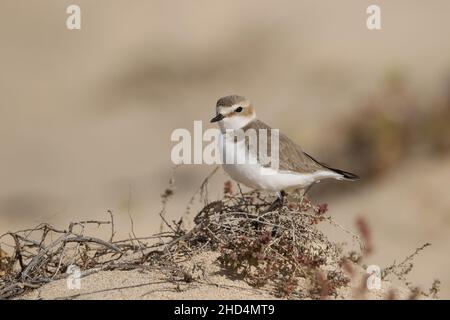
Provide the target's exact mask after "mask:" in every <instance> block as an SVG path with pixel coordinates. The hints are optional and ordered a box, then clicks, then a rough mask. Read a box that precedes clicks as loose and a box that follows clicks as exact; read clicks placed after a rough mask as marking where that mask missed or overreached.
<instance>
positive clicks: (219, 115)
mask: <svg viewBox="0 0 450 320" xmlns="http://www.w3.org/2000/svg"><path fill="white" fill-rule="evenodd" d="M223 118H225V116H224V115H223V114H220V113H219V114H217V116H215V117H214V118H212V119H211V121H210V122H211V123H212V122H217V121H220V120H222V119H223Z"/></svg>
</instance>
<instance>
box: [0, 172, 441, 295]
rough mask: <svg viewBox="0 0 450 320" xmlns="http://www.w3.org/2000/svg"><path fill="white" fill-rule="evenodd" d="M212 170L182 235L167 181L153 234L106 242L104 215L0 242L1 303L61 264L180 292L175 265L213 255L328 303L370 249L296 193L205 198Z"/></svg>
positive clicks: (364, 233)
mask: <svg viewBox="0 0 450 320" xmlns="http://www.w3.org/2000/svg"><path fill="white" fill-rule="evenodd" d="M216 171H217V169H215V170H214V171H213V172H212V173H211V174H210V175H209V176H208V177H207V178H206V179H205V181H204V182H203V183H202V184H201V187H200V188H199V190H197V191H196V192H195V193H194V196H193V197H192V199H191V201H190V202H189V208H188V210H190V209H191V206H192V203H193V201H194V198H195V197H196V195H200V200H201V201H203V202H204V204H205V206H204V207H203V208H202V209H201V210H200V211H199V212H198V213H197V215H196V216H195V218H194V224H195V225H194V227H193V228H192V229H190V230H187V229H185V227H184V223H183V218H181V219H180V220H179V221H172V222H169V221H168V220H167V219H166V218H165V212H166V205H167V202H168V200H169V199H170V198H171V197H172V195H173V194H174V190H173V185H174V178H173V177H172V178H171V179H170V183H169V187H168V188H167V189H166V190H165V191H164V193H163V194H162V210H161V212H160V213H159V215H160V217H161V219H162V225H161V230H160V231H159V232H158V233H156V234H154V235H151V236H147V237H137V236H136V235H135V233H134V232H133V230H132V232H131V233H130V236H129V238H128V239H123V240H115V239H114V236H115V234H116V230H115V224H114V215H113V213H112V212H111V211H108V214H109V219H108V220H106V221H80V222H75V223H71V224H70V225H69V226H68V228H67V229H63V230H62V229H57V228H55V227H53V226H51V225H49V224H41V225H39V226H37V227H36V228H33V229H27V230H20V231H17V232H8V233H6V234H4V235H2V236H0V299H5V298H13V297H16V296H19V295H21V294H23V293H24V292H26V291H27V290H30V289H32V288H37V287H40V286H42V285H44V284H46V283H49V282H51V281H53V280H57V279H62V278H65V277H67V276H68V274H67V271H68V270H69V268H70V266H77V267H78V268H79V269H80V270H81V272H82V274H81V276H86V275H89V274H92V273H95V272H99V271H102V270H132V269H147V270H148V269H157V270H159V271H162V272H164V273H165V274H166V275H167V276H168V280H169V281H174V282H177V286H179V281H184V282H185V283H191V282H193V281H195V279H194V277H193V275H192V274H190V273H189V271H186V269H185V268H183V267H182V262H183V261H189V260H190V259H191V257H193V256H194V255H196V254H198V253H201V252H203V251H216V252H218V253H219V258H218V262H219V263H220V265H221V266H222V267H223V270H224V272H225V273H226V275H227V276H229V277H234V278H240V279H242V280H244V281H246V282H247V283H249V284H250V285H252V286H255V287H263V286H264V287H265V288H267V290H270V291H271V292H272V293H273V294H275V295H277V296H280V297H290V298H312V299H319V298H328V297H330V296H336V295H337V292H338V289H339V288H341V287H343V286H346V285H347V284H348V283H349V281H350V280H351V278H352V277H353V276H354V272H353V271H354V266H355V264H358V263H360V262H361V257H362V256H364V254H368V253H369V252H370V251H371V250H372V245H371V242H370V239H369V236H370V232H369V228H368V226H367V224H366V223H365V222H364V221H363V220H360V221H359V222H358V226H359V229H360V232H361V237H359V236H358V235H355V234H352V233H351V232H350V231H348V230H346V229H345V228H343V227H342V226H341V225H339V224H338V223H336V222H335V221H334V220H333V219H332V218H331V216H330V215H328V214H327V210H328V206H327V205H326V204H321V205H313V204H312V203H311V202H310V201H309V200H308V199H307V198H306V197H301V196H299V195H296V194H293V195H291V196H290V197H289V201H285V203H284V204H283V206H282V207H281V208H279V209H277V210H275V211H267V208H268V207H269V206H270V204H271V203H272V201H273V197H271V196H268V195H264V194H262V193H259V192H256V191H253V192H248V193H243V192H242V191H241V189H240V187H239V190H238V192H234V190H233V184H232V183H231V182H227V183H225V186H224V197H223V199H222V200H218V201H213V202H208V200H207V186H208V181H209V179H210V178H211V177H212V176H213V175H214V173H215V172H216ZM238 186H239V185H238ZM185 216H186V215H185ZM324 222H326V223H330V224H331V225H332V226H334V227H335V228H338V229H339V230H340V231H341V232H346V233H348V234H350V235H351V236H352V239H353V240H354V241H355V242H356V243H357V244H358V245H359V250H360V253H358V252H352V253H350V255H345V254H344V253H343V249H342V248H341V246H340V245H339V244H336V243H333V242H330V241H329V240H328V239H327V237H326V236H325V235H324V234H323V233H322V232H321V231H320V230H319V229H318V228H317V224H318V223H324ZM132 225H133V223H132ZM92 226H97V227H98V228H109V230H110V232H109V233H110V236H109V237H108V238H107V239H101V238H98V237H95V236H92V235H88V231H89V230H91V229H92V228H91V227H92ZM164 229H167V231H164ZM6 239H9V242H8V241H7V240H6ZM364 243H366V245H364ZM2 248H3V250H2ZM8 250H9V251H8ZM5 251H6V252H5ZM419 251H420V250H419ZM8 252H9V254H8ZM417 253H418V252H417ZM417 253H416V254H417ZM411 259H412V257H411V258H407V259H406V260H405V261H404V262H403V263H400V264H399V265H395V266H392V267H390V268H387V269H385V274H387V273H389V272H391V273H395V270H397V268H398V267H400V268H402V267H403V266H405V265H406V264H407V263H409V262H410V260H411ZM438 290H439V283H435V284H434V285H433V288H432V289H431V290H430V295H433V296H434V295H435V294H436V293H437V291H438Z"/></svg>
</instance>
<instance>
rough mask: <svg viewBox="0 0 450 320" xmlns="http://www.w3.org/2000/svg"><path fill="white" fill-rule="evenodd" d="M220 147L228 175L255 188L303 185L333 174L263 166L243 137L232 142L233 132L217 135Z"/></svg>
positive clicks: (297, 186)
mask: <svg viewBox="0 0 450 320" xmlns="http://www.w3.org/2000/svg"><path fill="white" fill-rule="evenodd" d="M219 148H220V151H221V154H222V161H223V168H224V170H225V171H226V172H227V173H228V174H229V175H230V176H231V178H233V179H234V180H236V181H237V182H240V183H243V184H244V185H246V186H247V187H250V188H254V189H258V190H269V191H281V190H286V189H293V188H305V187H307V186H309V185H310V184H311V183H313V182H315V181H317V180H320V179H324V178H334V175H335V174H334V173H331V172H330V171H324V170H321V171H317V172H314V173H304V174H302V173H294V172H290V171H279V170H276V169H272V168H266V167H263V166H261V165H260V164H259V163H258V161H257V158H256V155H255V154H252V153H249V152H248V151H247V148H246V145H245V141H244V139H241V140H240V141H238V142H235V141H234V138H233V137H232V136H230V135H227V134H223V133H222V134H221V135H220V139H219Z"/></svg>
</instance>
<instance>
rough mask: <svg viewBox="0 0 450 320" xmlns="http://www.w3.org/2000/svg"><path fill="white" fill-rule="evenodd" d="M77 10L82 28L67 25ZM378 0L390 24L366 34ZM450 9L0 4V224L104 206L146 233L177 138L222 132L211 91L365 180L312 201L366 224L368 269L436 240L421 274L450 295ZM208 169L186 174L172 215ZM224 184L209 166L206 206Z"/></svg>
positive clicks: (423, 257) (419, 278) (411, 5)
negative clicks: (70, 10)
mask: <svg viewBox="0 0 450 320" xmlns="http://www.w3.org/2000/svg"><path fill="white" fill-rule="evenodd" d="M71 4H77V5H79V6H80V7H81V25H82V29H81V30H79V31H76V30H74V31H71V30H68V29H67V28H66V18H67V17H68V15H67V14H66V8H67V7H68V6H69V5H71ZM371 4H377V5H379V6H380V7H381V26H382V29H381V30H377V31H369V30H368V29H367V27H366V19H367V16H368V15H367V14H366V8H367V7H368V6H369V5H371ZM449 14H450V2H449V1H446V0H442V1H439V0H436V1H433V2H432V3H430V2H427V1H412V0H408V1H407V0H402V1H401V0H398V1H364V0H351V1H350V0H346V1H339V2H336V1H321V2H320V3H319V2H318V1H313V0H310V1H261V0H254V1H250V0H248V1H210V0H208V1H206V0H198V1H163V0H161V1H140V0H134V1H125V0H114V1H111V0H109V1H107V0H97V1H88V0H77V1H63V0H51V1H50V0H41V1H24V0H1V1H0V43H1V46H0V48H1V50H0V69H1V72H0V164H1V166H0V233H4V232H6V231H8V230H11V231H13V230H17V229H23V228H28V227H32V226H34V225H36V224H38V223H41V222H49V223H52V224H57V225H59V226H61V227H64V226H65V225H66V224H67V223H68V222H70V221H74V220H79V219H108V215H107V210H112V211H113V212H114V215H115V217H116V220H117V222H116V223H117V225H119V227H118V229H119V231H120V233H121V235H122V236H126V235H127V234H128V233H129V232H130V225H131V223H130V216H131V217H132V218H133V221H134V231H135V233H136V234H137V235H138V236H144V235H149V234H151V233H153V232H155V231H158V230H159V227H160V218H159V215H158V213H159V211H160V210H161V207H162V204H161V201H160V196H161V194H162V193H163V192H164V190H165V188H166V187H167V184H168V181H169V179H170V177H171V174H172V169H171V168H172V167H173V164H172V163H171V161H170V151H171V148H172V146H173V145H174V143H172V142H171V141H170V135H171V133H172V131H173V130H174V129H176V128H187V129H189V130H192V129H193V121H194V120H203V121H205V122H204V128H208V127H211V124H209V122H208V120H209V119H210V118H211V116H212V115H213V114H214V106H215V102H216V100H217V99H218V98H219V97H221V96H224V95H228V94H232V93H237V94H241V95H245V96H247V97H249V98H250V99H251V100H252V101H253V103H254V105H255V106H256V108H257V112H258V116H259V117H260V118H262V119H264V121H265V122H267V123H268V124H269V125H271V126H272V127H275V128H280V129H282V131H283V132H284V133H286V134H287V135H289V136H290V137H291V138H292V139H293V140H295V141H297V142H298V143H300V144H301V145H302V146H303V148H304V149H305V150H306V151H308V152H309V153H311V154H313V155H314V156H316V157H317V158H319V159H322V160H323V161H324V162H326V163H329V164H332V165H333V166H335V167H340V168H342V169H345V170H349V171H352V172H355V173H357V174H359V175H360V176H361V177H362V178H363V179H362V180H361V182H358V183H353V184H349V183H338V182H325V183H323V184H321V185H319V186H316V187H314V188H313V190H312V192H311V197H312V199H313V201H315V202H320V203H323V202H325V203H328V205H329V208H330V211H329V212H330V214H331V215H332V216H333V217H334V219H335V220H336V221H337V222H339V223H340V224H342V225H343V226H345V227H346V228H348V229H350V230H356V225H355V221H356V219H357V218H358V217H364V218H365V219H366V220H367V222H368V224H369V226H370V227H371V232H372V237H373V242H374V252H373V254H372V255H371V256H370V257H369V260H370V261H369V262H370V263H373V264H377V265H380V266H382V267H383V266H386V265H388V264H390V263H392V262H393V261H394V260H397V262H399V261H400V260H402V259H403V258H404V257H406V256H407V255H409V254H410V253H412V252H413V251H414V250H415V248H416V247H419V246H421V245H422V244H423V243H425V242H431V243H432V246H431V247H429V248H427V249H426V250H425V251H424V252H422V253H421V254H420V255H419V256H418V257H417V258H416V260H415V266H414V269H413V271H412V272H411V274H410V280H411V281H412V282H413V283H414V284H417V285H419V286H420V287H421V288H422V289H423V290H426V289H427V288H428V287H429V286H430V285H431V283H432V282H433V280H434V279H436V278H438V279H440V280H441V281H442V291H441V297H444V298H450V272H449V270H450V255H449V252H450V232H449V231H450V197H449V190H450V153H449V150H450V126H449V120H450V19H449ZM212 170H213V167H210V166H206V165H191V166H184V167H180V168H178V169H177V172H176V176H175V180H176V182H175V195H174V197H173V199H172V200H171V201H170V202H169V204H168V207H167V216H168V218H169V219H177V220H178V219H179V218H180V217H181V216H182V215H183V214H185V211H186V209H185V208H186V205H187V204H188V202H189V199H190V197H191V196H192V194H193V193H194V192H195V191H196V189H197V188H198V186H200V184H201V182H202V180H203V179H204V178H205V177H206V176H207V175H208V174H209V173H210V172H211V171H212ZM226 180H228V177H227V176H226V175H225V174H224V173H223V171H222V170H220V171H219V172H218V174H217V175H216V176H214V178H213V179H212V180H211V185H210V192H209V197H210V199H211V200H213V199H217V198H220V197H221V196H222V188H223V183H224V182H225V181H226ZM195 205H196V206H197V207H198V206H199V205H200V204H199V203H198V202H196V204H195ZM192 211H193V210H192ZM191 214H193V213H191ZM188 216H189V215H188ZM188 218H189V217H188ZM187 220H189V219H187ZM333 232H336V231H329V236H330V237H331V238H333V237H335V238H336V239H337V240H339V241H344V240H345V241H347V240H348V239H347V240H346V239H341V238H340V237H341V236H340V235H338V234H334V233H333Z"/></svg>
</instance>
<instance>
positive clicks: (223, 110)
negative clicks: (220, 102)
mask: <svg viewBox="0 0 450 320" xmlns="http://www.w3.org/2000/svg"><path fill="white" fill-rule="evenodd" d="M239 106H241V105H240V104H239V103H237V104H234V105H232V106H231V107H225V106H217V111H218V112H220V113H221V114H223V115H225V114H229V113H232V112H234V110H236V108H238V107H239Z"/></svg>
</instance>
